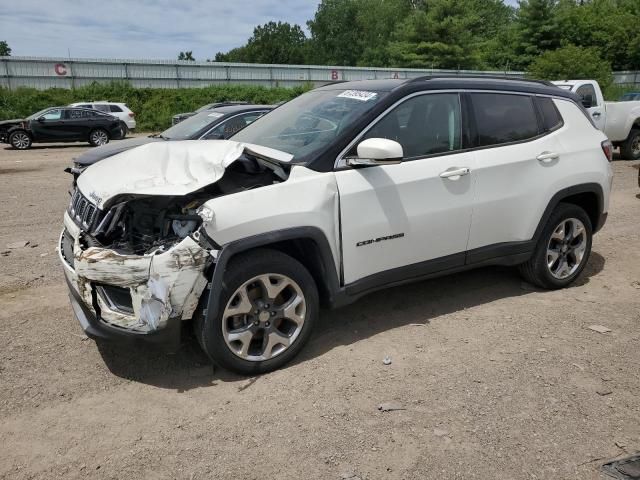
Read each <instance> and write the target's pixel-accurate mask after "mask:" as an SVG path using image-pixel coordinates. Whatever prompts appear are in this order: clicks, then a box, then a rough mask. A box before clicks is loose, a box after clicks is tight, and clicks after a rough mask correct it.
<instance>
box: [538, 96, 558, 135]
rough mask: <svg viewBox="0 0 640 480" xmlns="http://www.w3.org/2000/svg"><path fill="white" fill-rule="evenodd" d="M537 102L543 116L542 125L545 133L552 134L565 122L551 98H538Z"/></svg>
mask: <svg viewBox="0 0 640 480" xmlns="http://www.w3.org/2000/svg"><path fill="white" fill-rule="evenodd" d="M537 101H538V109H539V110H540V114H541V115H542V125H543V127H544V130H545V132H550V131H552V130H555V129H557V128H560V127H561V126H562V124H563V120H562V117H561V116H560V112H559V111H558V109H557V108H556V105H555V103H553V99H551V98H549V97H538V98H537Z"/></svg>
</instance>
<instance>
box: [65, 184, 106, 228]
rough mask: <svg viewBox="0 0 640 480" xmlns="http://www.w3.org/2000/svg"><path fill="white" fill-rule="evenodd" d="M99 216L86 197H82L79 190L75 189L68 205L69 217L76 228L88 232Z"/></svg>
mask: <svg viewBox="0 0 640 480" xmlns="http://www.w3.org/2000/svg"><path fill="white" fill-rule="evenodd" d="M99 214H100V211H99V210H98V208H97V207H96V206H95V205H94V204H93V203H91V202H90V201H89V199H87V197H85V196H84V195H82V193H80V190H78V189H76V190H75V191H74V192H73V195H72V196H71V203H70V204H69V215H70V216H71V218H73V220H74V221H75V222H76V224H77V225H78V226H80V227H83V228H85V229H88V230H89V231H90V230H91V227H92V226H93V224H94V223H95V222H96V220H97V218H98V216H99Z"/></svg>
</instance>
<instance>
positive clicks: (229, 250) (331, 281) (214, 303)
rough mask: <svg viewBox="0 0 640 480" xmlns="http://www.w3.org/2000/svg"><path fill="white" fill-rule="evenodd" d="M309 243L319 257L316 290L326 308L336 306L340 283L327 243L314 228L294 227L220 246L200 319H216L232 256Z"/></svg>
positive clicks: (325, 238)
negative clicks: (323, 294) (319, 277)
mask: <svg viewBox="0 0 640 480" xmlns="http://www.w3.org/2000/svg"><path fill="white" fill-rule="evenodd" d="M305 239H306V240H311V241H313V242H314V243H315V244H316V246H317V248H318V253H319V255H320V259H319V260H320V262H321V267H322V270H323V272H322V277H323V278H322V280H323V281H324V285H318V287H319V288H326V293H327V294H328V296H329V298H328V303H329V305H335V304H336V303H337V298H336V297H337V296H339V295H340V291H341V288H340V280H339V277H338V272H337V270H336V267H335V262H334V256H333V253H332V251H331V247H330V244H329V240H328V239H327V237H326V235H325V234H324V232H323V231H322V230H320V229H319V228H318V227H294V228H286V229H282V230H275V231H271V232H266V233H262V234H258V235H253V236H251V237H247V238H243V239H240V240H236V241H233V242H230V243H227V244H225V245H223V246H222V249H221V250H220V253H219V254H218V256H217V258H216V262H215V267H214V269H213V275H212V277H211V283H210V286H209V298H208V300H207V307H206V311H205V313H204V315H205V316H206V317H207V320H211V321H212V320H213V319H214V318H215V317H216V316H217V315H218V308H219V305H220V293H221V291H222V286H223V283H224V276H225V273H226V270H227V267H228V265H229V261H230V260H231V259H232V258H233V257H234V256H236V255H238V254H241V253H243V252H247V251H249V250H253V249H256V248H262V247H264V248H268V247H269V246H271V245H275V244H277V243H279V242H284V241H290V240H305Z"/></svg>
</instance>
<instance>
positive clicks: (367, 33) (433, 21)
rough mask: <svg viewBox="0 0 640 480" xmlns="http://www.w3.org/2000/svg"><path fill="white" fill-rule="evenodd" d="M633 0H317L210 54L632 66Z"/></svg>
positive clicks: (637, 36) (339, 61) (637, 9)
mask: <svg viewBox="0 0 640 480" xmlns="http://www.w3.org/2000/svg"><path fill="white" fill-rule="evenodd" d="M638 25H640V1H639V0H521V1H520V2H519V4H518V6H517V7H512V6H509V5H507V4H505V3H504V2H503V1H502V0H321V2H320V4H319V5H318V7H317V10H316V12H315V15H314V17H313V19H311V20H309V21H308V22H307V27H308V32H309V34H308V35H307V34H306V33H305V31H304V30H303V29H302V27H301V26H300V25H291V24H289V23H287V22H269V23H266V24H264V25H259V26H256V27H255V29H254V31H253V35H252V36H251V37H250V38H249V39H248V40H247V42H246V43H245V44H244V45H242V46H239V47H237V48H234V49H232V50H230V51H228V52H218V53H217V54H216V55H215V61H219V62H246V63H277V64H308V65H336V66H376V67H405V68H427V69H429V68H434V69H482V70H487V69H488V70H499V71H506V70H520V71H528V72H530V73H531V74H532V75H534V76H537V77H542V78H557V77H562V76H565V75H568V76H576V75H580V76H589V77H593V78H598V79H600V80H601V81H602V82H603V83H605V84H607V83H608V82H609V81H610V72H611V71H612V70H636V69H640V29H639V28H638Z"/></svg>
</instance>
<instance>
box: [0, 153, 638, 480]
mask: <svg viewBox="0 0 640 480" xmlns="http://www.w3.org/2000/svg"><path fill="white" fill-rule="evenodd" d="M85 148H86V147H85V146H84V145H79V144H78V145H73V146H70V147H60V146H56V147H53V148H43V147H40V146H39V147H38V148H34V149H33V150H30V151H28V152H24V153H21V152H17V151H12V150H8V149H4V148H0V192H1V197H0V198H1V200H2V201H1V203H0V252H2V253H1V255H0V268H1V271H2V274H1V276H0V305H1V306H2V308H1V309H0V345H1V347H0V444H1V445H2V450H1V452H0V478H11V479H14V478H17V479H26V478H42V479H53V478H158V479H160V478H189V479H204V478H207V479H212V478H224V479H226V478H238V479H269V478H306V479H341V478H354V479H355V478H361V479H380V478H385V479H401V478H402V479H416V478H434V479H445V478H460V479H462V478H465V479H467V478H478V479H499V478H505V479H507V478H508V479H521V478H522V479H524V478H549V479H567V478H571V479H573V478H575V479H596V478H599V477H600V474H599V473H598V468H599V466H600V465H601V464H602V463H603V462H604V459H609V458H612V457H616V456H618V455H624V454H625V453H626V452H635V451H637V450H640V369H639V368H638V365H640V348H639V347H640V345H639V339H640V329H639V328H638V327H639V325H640V323H639V321H640V283H639V282H640V197H639V196H638V193H639V192H640V190H639V189H638V185H637V183H636V178H637V171H636V170H635V168H637V162H636V164H635V165H634V163H632V162H626V161H616V162H615V164H614V170H615V192H614V194H613V197H612V202H611V208H610V215H609V221H608V224H607V226H606V227H605V229H604V230H603V231H602V232H601V233H600V234H598V235H597V236H596V239H595V242H594V252H593V254H592V256H591V260H590V263H589V265H588V267H587V269H586V271H585V273H584V274H583V276H582V278H581V279H580V281H579V283H578V284H577V285H576V286H574V287H573V288H570V289H567V290H564V291H557V292H546V291H545V292H543V291H536V290H535V289H533V288H531V287H529V286H528V285H527V284H523V283H522V282H521V280H520V278H519V277H518V275H517V273H516V272H515V271H513V270H511V269H506V268H485V269H481V270H477V271H473V272H470V273H464V274H459V275H455V276H452V277H448V278H444V279H439V280H433V281H427V282H422V283H418V284H415V285H411V286H408V287H403V288H395V289H392V290H389V291H385V292H384V293H380V294H375V295H371V296H369V297H366V298H364V299H362V300H360V301H359V302H357V303H356V304H354V305H351V306H349V307H347V308H345V309H343V310H339V311H334V312H324V313H323V315H322V322H321V326H320V328H318V330H316V332H315V334H314V336H313V338H312V341H311V342H310V344H309V345H308V346H307V347H306V349H305V350H304V351H303V353H302V355H301V356H300V357H299V358H298V359H297V361H295V362H294V363H293V364H291V365H289V366H288V367H287V368H284V369H282V370H280V371H277V372H275V373H272V374H269V375H264V376H261V377H257V378H243V377H239V376H235V375H232V374H229V373H227V372H224V371H221V370H216V371H215V372H214V371H213V369H212V367H210V366H207V361H206V359H205V357H204V356H203V354H202V353H200V351H199V350H198V348H197V346H196V345H195V343H194V342H193V341H191V340H187V341H185V343H184V345H183V348H182V351H181V352H180V353H179V354H178V355H173V356H168V355H164V354H162V353H160V352H157V351H154V350H152V349H147V348H140V349H135V350H125V349H118V348H115V347H110V346H105V345H96V344H95V343H94V342H93V341H90V340H87V339H86V338H84V337H83V335H82V331H81V329H80V327H79V325H78V324H77V322H76V321H75V320H74V318H73V316H72V313H71V309H70V307H69V302H68V299H67V295H66V287H65V285H64V284H63V278H62V272H61V269H60V267H59V266H58V259H57V255H56V252H55V247H56V240H57V236H58V234H59V230H60V226H61V217H62V212H63V211H64V209H65V208H66V206H67V202H68V199H69V196H68V193H67V188H68V185H69V177H68V175H67V174H65V173H63V171H62V169H63V168H64V167H65V166H67V165H68V163H69V162H70V159H71V158H72V157H74V156H75V155H77V154H78V153H79V152H81V151H83V150H84V149H85ZM19 241H28V242H30V243H29V245H28V246H26V247H23V248H17V249H8V248H6V245H7V244H10V243H14V242H19ZM7 251H8V252H9V253H6V252H7ZM593 324H599V325H605V326H607V327H608V328H610V329H611V332H610V333H606V334H600V333H596V332H594V331H591V330H589V329H587V327H588V326H590V325H593ZM386 355H389V356H390V357H391V358H392V360H393V363H392V364H391V365H388V366H385V365H384V364H383V362H382V360H383V358H384V357H385V356H386ZM383 402H397V403H398V404H400V405H401V406H402V407H403V408H404V410H398V411H392V412H386V413H382V412H380V411H378V405H380V404H381V403H383Z"/></svg>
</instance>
